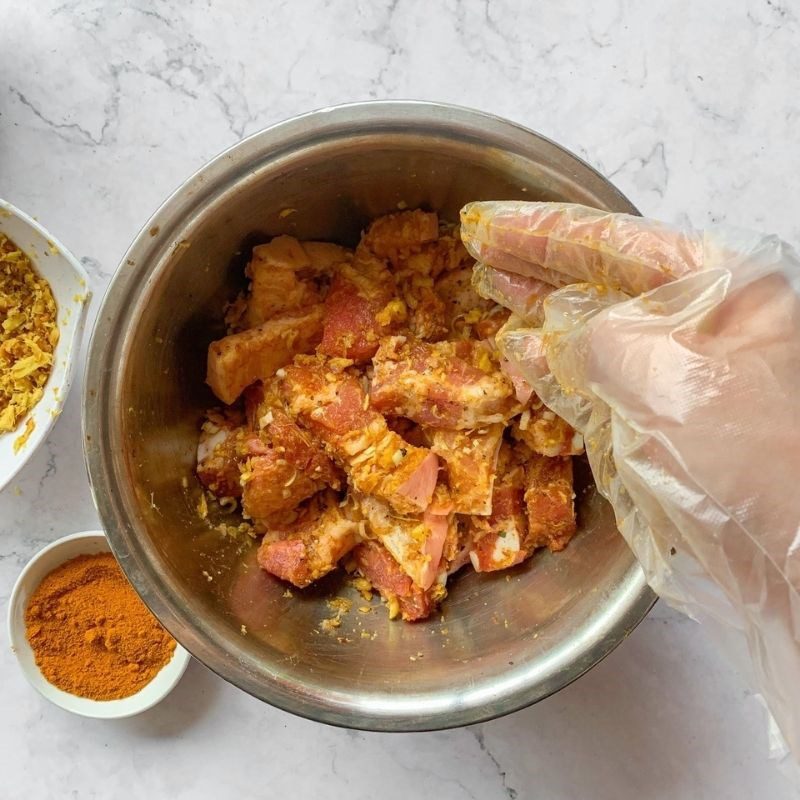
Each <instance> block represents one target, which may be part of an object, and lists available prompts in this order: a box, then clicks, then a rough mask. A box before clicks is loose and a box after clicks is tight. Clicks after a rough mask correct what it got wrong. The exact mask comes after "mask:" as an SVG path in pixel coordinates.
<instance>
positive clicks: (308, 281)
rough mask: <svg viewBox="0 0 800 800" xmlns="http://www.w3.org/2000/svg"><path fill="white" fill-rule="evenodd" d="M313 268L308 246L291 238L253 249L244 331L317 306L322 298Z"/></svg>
mask: <svg viewBox="0 0 800 800" xmlns="http://www.w3.org/2000/svg"><path fill="white" fill-rule="evenodd" d="M310 268H311V260H310V259H309V257H308V254H307V253H306V250H305V246H304V245H303V244H302V243H301V242H298V241H297V239H295V238H294V237H292V236H276V237H275V238H274V239H273V240H272V241H271V242H269V243H268V244H262V245H258V246H257V247H254V248H253V256H252V258H251V259H250V263H249V264H248V265H247V275H248V277H249V278H250V291H249V294H248V296H247V298H246V308H245V313H244V319H243V325H242V327H244V328H245V329H247V328H254V327H256V326H257V325H261V324H262V323H264V322H266V321H267V320H270V319H272V318H273V317H276V316H278V315H280V314H284V313H285V312H287V311H293V310H296V309H300V308H305V307H307V306H311V305H316V304H318V303H319V302H320V301H321V299H322V298H321V296H320V293H319V290H318V287H317V285H316V284H315V283H314V281H313V279H312V277H311V275H310V274H309V270H310Z"/></svg>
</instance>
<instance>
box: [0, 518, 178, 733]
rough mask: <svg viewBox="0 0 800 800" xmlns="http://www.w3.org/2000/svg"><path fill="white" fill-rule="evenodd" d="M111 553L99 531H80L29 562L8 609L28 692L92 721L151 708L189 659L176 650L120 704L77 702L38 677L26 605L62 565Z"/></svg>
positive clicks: (12, 640)
mask: <svg viewBox="0 0 800 800" xmlns="http://www.w3.org/2000/svg"><path fill="white" fill-rule="evenodd" d="M110 552H111V548H110V547H109V545H108V541H107V540H106V537H105V534H103V532H102V531H84V532H82V533H73V534H71V535H69V536H64V537H63V538H61V539H57V540H56V541H55V542H53V543H52V544H49V545H47V547H45V548H43V549H42V550H40V551H39V552H38V553H37V554H36V555H35V556H34V557H33V558H32V559H31V560H30V561H29V562H28V564H27V565H26V566H25V568H24V569H23V570H22V572H21V573H20V576H19V577H18V578H17V581H16V583H15V584H14V588H13V589H12V591H11V598H10V600H9V604H8V639H9V642H10V643H11V649H12V651H13V652H14V655H16V657H17V661H18V662H19V665H20V667H21V668H22V671H23V672H24V673H25V677H26V678H27V679H28V682H29V683H30V684H31V686H33V687H34V688H35V689H36V690H37V691H38V692H39V693H40V694H41V695H42V696H44V697H46V698H47V699H48V700H50V702H52V703H55V704H56V705H57V706H61V708H63V709H66V710H67V711H71V712H72V713H73V714H79V715H81V716H83V717H95V718H96V719H121V718H123V717H132V716H134V714H139V713H141V712H142V711H146V710H147V709H148V708H152V707H153V706H154V705H155V704H156V703H158V702H159V701H161V700H163V699H164V697H166V696H167V695H168V694H169V693H170V692H171V691H172V689H173V688H174V687H175V686H176V684H177V683H178V681H179V680H180V679H181V676H182V675H183V673H184V671H185V670H186V667H187V666H188V664H189V660H190V658H191V656H190V655H189V653H188V652H187V651H186V650H184V649H183V648H182V647H181V646H180V645H179V644H176V645H175V653H174V655H173V656H172V659H171V660H170V661H169V663H168V664H167V665H166V666H164V667H163V668H162V669H161V671H160V672H159V673H158V674H157V675H156V676H155V677H154V678H153V680H152V681H150V683H148V684H147V685H146V686H144V687H143V688H142V689H140V690H139V691H138V692H137V693H136V694H133V695H131V696H130V697H123V698H122V699H121V700H89V699H88V698H85V697H77V696H75V695H73V694H69V693H68V692H64V691H62V690H61V689H58V688H56V687H55V686H53V684H51V683H49V682H48V681H47V679H46V678H45V677H44V675H42V673H41V672H40V671H39V668H38V667H37V666H36V660H35V658H34V655H33V650H32V649H31V646H30V645H29V644H28V639H27V637H26V635H25V610H26V608H27V607H28V599H29V598H30V596H31V594H32V593H33V592H34V591H35V589H36V588H37V587H38V586H39V584H40V583H41V581H42V579H43V578H44V577H45V576H46V575H47V574H48V573H50V572H52V570H54V569H55V568H56V567H58V566H59V565H60V564H63V563H64V562H65V561H69V559H71V558H75V557H76V556H79V555H84V554H92V553H110Z"/></svg>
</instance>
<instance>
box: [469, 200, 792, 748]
mask: <svg viewBox="0 0 800 800" xmlns="http://www.w3.org/2000/svg"><path fill="white" fill-rule="evenodd" d="M461 225H462V228H461V235H462V238H463V240H464V242H465V244H466V246H467V248H468V249H469V250H470V252H471V254H472V255H473V256H474V257H475V258H476V259H478V261H479V262H481V264H480V265H479V266H478V267H477V268H476V270H475V276H474V280H475V285H476V287H477V288H478V289H479V291H480V292H482V293H483V294H485V295H486V296H490V297H493V298H494V299H496V300H498V301H499V302H502V303H503V304H504V305H506V306H508V307H509V308H511V309H512V311H514V312H515V314H514V315H513V316H512V318H511V320H510V321H509V324H508V325H507V326H506V328H505V329H504V330H503V331H502V332H501V333H500V334H499V335H498V345H499V347H500V349H501V350H502V353H503V355H504V356H505V357H506V359H508V369H509V373H510V374H511V375H512V377H514V378H515V380H516V383H517V385H518V386H519V384H520V383H524V381H527V382H528V383H529V384H530V385H531V386H532V387H533V389H534V390H535V391H536V392H537V393H538V394H539V395H540V396H541V398H542V400H543V401H544V402H545V404H546V405H548V406H549V407H550V408H551V409H552V410H553V411H555V412H556V413H558V414H560V415H561V416H562V417H564V418H565V419H566V420H567V421H568V422H570V423H571V424H572V425H573V426H574V427H575V428H576V429H577V430H579V431H580V432H582V433H583V435H584V439H585V442H586V450H587V455H588V458H589V462H590V464H591V467H592V471H593V473H594V476H595V479H596V482H597V486H598V489H599V490H600V492H602V493H603V495H604V496H605V497H606V498H607V499H608V500H609V501H610V502H611V504H612V505H613V507H614V511H615V514H616V519H617V524H618V526H619V529H620V531H621V533H622V535H623V536H624V537H625V539H626V541H627V542H628V544H629V545H630V547H631V548H632V550H633V551H634V553H635V555H636V557H637V558H638V560H639V561H640V562H641V564H642V567H643V568H644V570H645V573H646V575H647V579H648V581H649V583H650V585H651V586H652V587H653V589H654V590H655V591H656V592H657V593H658V594H659V595H660V596H661V597H662V598H663V599H665V600H666V601H667V602H668V603H669V604H670V605H672V606H674V607H675V608H677V609H680V610H682V611H684V612H686V613H687V614H689V615H690V616H691V617H694V618H695V619H697V620H700V621H702V622H704V623H706V624H710V625H712V626H713V627H714V629H715V631H716V632H717V633H718V634H720V635H721V636H722V637H723V639H724V641H725V644H727V645H728V646H729V648H730V649H732V650H733V651H734V652H738V653H742V654H746V653H749V659H745V660H749V662H750V664H749V666H750V667H751V676H752V679H753V681H754V683H755V688H756V689H757V690H758V691H759V692H760V693H761V694H762V696H763V697H764V698H765V699H766V702H767V705H768V707H769V709H770V711H771V712H772V715H773V718H774V720H775V721H776V722H777V724H778V727H779V728H780V731H781V733H782V734H783V737H784V739H785V741H786V742H787V743H788V744H789V747H790V748H791V750H792V751H793V752H794V754H795V756H797V757H800V596H799V593H800V486H798V485H797V484H798V483H800V259H798V255H797V253H796V252H795V251H794V250H793V249H792V248H791V247H790V246H789V245H787V244H786V243H784V242H782V241H781V240H779V239H778V238H776V237H774V236H764V235H760V234H755V233H750V232H744V231H736V230H724V229H709V230H707V231H705V232H701V231H693V230H678V229H674V228H670V227H668V226H665V225H661V224H659V223H657V222H653V221H649V220H645V219H641V218H638V217H632V216H627V215H622V214H609V213H605V212H601V211H596V210H594V209H589V208H585V207H583V206H574V205H565V204H548V203H517V202H486V203H472V204H470V205H468V206H466V207H465V208H464V209H463V210H462V212H461ZM487 265H489V266H487ZM553 287H563V288H558V289H554V288H553Z"/></svg>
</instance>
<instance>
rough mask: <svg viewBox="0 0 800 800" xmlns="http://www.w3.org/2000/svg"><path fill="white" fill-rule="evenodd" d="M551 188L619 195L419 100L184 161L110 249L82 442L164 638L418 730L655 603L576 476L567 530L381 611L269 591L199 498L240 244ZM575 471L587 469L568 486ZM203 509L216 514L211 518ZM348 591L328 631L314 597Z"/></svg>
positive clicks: (378, 722)
mask: <svg viewBox="0 0 800 800" xmlns="http://www.w3.org/2000/svg"><path fill="white" fill-rule="evenodd" d="M491 198H530V199H558V200H571V201H577V202H582V203H587V204H590V205H593V206H598V207H601V208H609V209H615V210H619V211H628V212H635V209H634V208H633V206H632V205H631V204H630V203H629V202H628V200H626V199H625V197H623V195H622V194H620V192H618V191H617V190H616V189H615V188H614V187H613V186H612V185H611V184H610V183H609V182H608V181H606V180H605V179H604V178H603V177H601V176H600V175H599V174H597V173H596V172H594V171H593V170H592V169H591V168H590V167H588V166H587V165H586V164H584V163H583V162H581V161H580V160H579V159H577V158H576V157H575V156H573V155H572V154H570V153H568V152H567V151H565V150H563V149H562V148H560V147H558V146H557V145H555V144H553V143H552V142H550V141H548V140H546V139H544V138H542V137H541V136H538V135H536V134H535V133H532V132H531V131H528V130H525V129H523V128H520V127H518V126H516V125H514V124H512V123H510V122H506V121H504V120H501V119H497V118H496V117H492V116H488V115H485V114H481V113H477V112H475V111H468V110H465V109H460V108H453V107H448V106H442V105H436V104H429V103H400V102H383V103H364V104H357V105H350V106H343V107H339V108H334V109H329V110H324V111H318V112H315V113H313V114H308V115H306V116H303V117H299V118H297V119H294V120H291V121H289V122H285V123H282V124H280V125H276V126H274V127H272V128H269V129H267V130H265V131H262V132H261V133H258V134H256V135H255V136H251V137H250V138H248V139H246V140H244V141H243V142H240V143H239V144H237V145H236V146H235V147H232V148H231V149H230V150H228V151H227V152H225V153H223V154H222V155H220V156H219V157H217V158H216V159H214V160H213V161H212V162H211V163H210V164H208V165H207V166H206V167H204V168H203V169H201V170H200V171H199V172H198V173H197V174H196V175H194V176H193V177H192V178H190V179H189V180H188V181H187V182H186V183H185V184H184V185H183V186H182V187H181V188H180V189H178V191H177V192H175V194H173V195H172V197H170V198H169V200H167V202H166V203H165V204H164V205H163V206H162V207H161V208H160V209H159V210H158V211H157V212H156V214H155V215H154V216H153V218H152V219H151V220H150V221H149V222H148V223H147V225H146V226H145V227H144V229H143V230H142V232H141V233H140V234H139V236H138V238H137V239H136V241H135V242H134V243H133V245H132V247H131V249H130V250H129V252H128V253H127V255H126V256H125V258H124V260H123V261H122V264H121V265H120V267H119V270H118V271H117V274H116V276H115V278H114V280H113V282H112V284H111V287H110V289H109V291H108V294H107V295H106V298H105V301H104V303H103V307H102V310H101V311H100V315H99V318H98V321H97V325H96V327H95V330H94V335H93V337H92V342H91V347H90V353H89V362H88V367H87V373H86V381H85V388H84V436H85V448H86V458H87V462H88V468H89V473H90V477H91V481H92V487H93V491H94V496H95V500H96V503H97V507H98V510H99V512H100V516H101V517H102V520H103V524H104V525H105V529H106V531H107V533H108V537H109V539H110V541H111V546H112V548H113V550H114V553H115V554H116V556H117V557H118V558H119V560H120V563H121V564H122V567H123V569H124V570H125V573H126V574H127V576H128V578H129V579H130V580H131V582H132V583H133V585H134V586H135V587H136V589H137V590H138V591H139V593H140V594H141V596H142V597H143V599H144V600H145V602H146V603H147V605H148V606H149V607H150V608H151V609H152V610H153V612H154V613H155V614H156V615H157V616H158V618H159V619H160V620H161V621H162V622H163V623H164V625H165V626H166V627H167V628H168V629H169V630H170V631H171V632H172V633H173V634H174V636H175V637H176V638H177V639H178V640H179V641H180V642H181V644H182V645H184V647H186V648H187V649H188V650H190V651H191V652H192V653H193V654H194V655H195V656H196V657H197V658H198V659H200V661H202V662H203V663H204V664H206V665H207V666H209V667H210V668H211V669H213V670H214V671H215V672H217V673H219V674H220V675H221V676H222V677H224V678H225V679H227V680H229V681H231V682H232V683H234V684H236V685H237V686H239V687H240V688H242V689H244V690H245V691H247V692H250V693H251V694H253V695H255V696H256V697H259V698H261V699H262V700H265V701H267V702H268V703H271V704H273V705H276V706H279V707H280V708H283V709H286V710H288V711H292V712H294V713H296V714H301V715H303V716H306V717H311V718H313V719H316V720H320V721H323V722H329V723H334V724H338V725H345V726H348V727H354V728H369V729H378V730H424V729H434V728H445V727H451V726H456V725H464V724H467V723H472V722H478V721H480V720H485V719H488V718H491V717H494V716H498V715H500V714H505V713H507V712H509V711H513V710H515V709H518V708H521V707H523V706H525V705H528V704H530V703H533V702H535V701H537V700H540V699H541V698H543V697H545V696H547V695H548V694H551V693H552V692H555V691H557V690H558V689H560V688H562V687H563V686H565V685H566V684H568V683H569V682H570V681H572V680H574V679H575V678H577V677H578V676H579V675H581V673H583V672H585V671H586V670H587V669H589V668H590V667H592V666H593V665H594V664H596V663H597V662H598V661H599V660H600V659H601V658H603V656H605V655H606V654H607V653H609V652H610V651H611V650H612V649H613V648H614V647H616V645H617V644H619V642H620V641H621V640H622V639H623V638H624V637H625V636H627V635H628V633H629V632H630V631H631V630H632V629H633V628H634V627H635V626H636V624H637V623H638V622H639V621H640V620H641V619H642V618H643V617H644V615H645V614H646V613H647V611H648V610H649V609H650V607H651V606H652V604H653V601H654V597H653V594H652V593H651V592H650V591H649V589H648V588H647V586H646V584H645V581H644V577H643V575H642V571H641V570H640V568H639V567H638V565H637V564H636V562H635V561H634V559H633V556H632V555H631V553H630V551H629V550H628V548H627V546H626V545H625V542H624V541H623V540H622V538H621V537H620V536H619V534H618V533H617V532H616V530H615V527H614V521H613V516H612V514H611V512H610V509H609V507H608V506H607V505H606V504H605V502H604V501H602V500H601V499H600V498H599V497H598V496H597V495H596V494H595V492H594V490H593V488H592V487H591V485H587V487H586V488H585V489H584V490H582V491H580V492H579V502H578V505H579V515H580V528H581V532H580V533H579V535H578V536H577V538H576V539H575V541H574V542H573V543H572V544H571V545H570V546H569V547H568V548H567V550H566V551H565V552H563V553H561V554H559V555H556V556H551V555H550V554H548V553H543V554H541V555H538V556H536V557H535V558H533V559H532V560H531V561H529V562H528V563H526V564H525V565H523V566H521V567H519V568H517V569H516V570H514V571H513V572H511V573H509V574H503V573H501V574H499V575H495V576H492V575H483V576H479V575H476V574H470V575H466V576H463V577H461V578H459V579H458V580H456V581H454V582H453V584H452V588H451V592H450V596H449V597H448V599H447V601H446V604H445V606H444V608H443V609H442V615H441V617H439V616H437V617H436V618H435V619H432V620H429V621H427V622H423V623H418V624H415V625H410V624H404V623H402V622H390V621H389V620H388V619H387V618H386V614H385V611H384V610H383V609H382V608H376V609H375V610H374V611H372V612H370V613H368V614H364V613H361V612H359V611H358V610H357V608H358V606H361V605H363V601H361V600H360V599H359V598H358V597H357V596H356V595H354V593H353V590H352V589H350V588H349V587H348V586H347V585H346V584H344V583H343V582H342V581H341V579H339V578H337V577H331V578H330V579H329V580H327V581H325V582H324V584H323V585H322V586H319V587H316V588H312V589H310V590H307V591H304V592H300V591H296V590H295V591H291V592H289V591H287V590H286V586H285V585H284V584H281V583H280V582H278V581H277V580H274V579H272V578H271V577H270V576H268V575H266V574H264V573H262V572H261V571H260V570H259V569H258V568H257V567H256V564H255V559H254V555H255V545H254V544H253V543H252V542H250V541H242V540H241V538H237V537H231V536H223V535H221V534H220V533H219V532H218V531H217V530H214V529H213V528H212V527H211V525H210V524H209V523H208V522H207V521H204V520H202V519H201V518H200V517H199V515H198V513H197V510H196V509H197V504H198V498H199V494H200V493H199V488H198V485H197V482H196V479H195V478H194V475H193V472H192V467H193V463H194V454H195V446H196V441H197V433H198V423H199V420H200V418H201V415H202V412H203V410H204V409H205V408H207V407H209V406H211V405H213V404H214V400H213V398H212V396H211V394H210V392H209V391H208V389H207V388H206V387H205V385H204V383H203V379H204V374H205V352H206V347H207V345H208V343H209V341H211V340H212V339H214V338H216V337H217V336H219V335H220V333H221V332H222V331H223V327H222V322H221V316H222V315H221V309H222V306H223V304H224V303H225V301H226V300H227V299H229V298H231V297H232V296H234V295H235V293H236V292H237V291H238V289H239V287H240V285H241V281H242V271H243V264H244V262H245V260H246V258H247V253H248V249H249V247H250V246H251V245H252V244H254V243H256V242H260V241H263V240H265V239H266V238H267V237H269V236H272V235H275V234H280V233H289V234H292V235H295V236H298V237H299V238H314V239H331V240H335V241H339V242H342V243H351V244H352V243H354V242H355V241H356V240H357V237H358V233H359V231H360V230H361V228H362V227H363V225H364V224H365V222H366V221H367V220H369V219H370V218H371V217H374V216H377V215H380V214H383V213H386V212H388V211H392V210H396V209H397V208H398V205H400V206H402V204H405V205H407V206H408V207H409V208H413V207H415V206H427V207H431V208H434V209H436V210H438V211H439V212H440V213H441V214H442V215H443V216H444V217H445V218H449V219H452V220H456V219H457V218H458V210H459V208H460V207H461V206H462V205H463V204H464V203H466V202H467V201H469V200H477V199H491ZM587 483H588V482H587ZM216 522H217V520H214V523H215V524H216ZM334 594H339V595H344V596H349V597H353V598H354V604H353V609H352V610H351V611H350V612H348V613H346V614H344V615H343V616H342V619H341V624H340V626H339V627H338V628H336V629H334V630H333V631H331V632H325V631H324V630H323V629H322V628H320V622H321V621H322V620H324V619H326V618H330V617H332V616H333V613H332V611H331V609H330V608H329V607H328V605H327V604H326V599H327V598H329V597H331V596H332V595H334Z"/></svg>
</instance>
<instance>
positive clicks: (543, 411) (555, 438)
mask: <svg viewBox="0 0 800 800" xmlns="http://www.w3.org/2000/svg"><path fill="white" fill-rule="evenodd" d="M511 434H512V436H513V437H514V438H515V439H516V440H517V441H520V442H524V443H525V444H526V445H528V447H530V449H531V450H533V452H534V453H539V454H540V455H543V456H549V457H551V458H552V457H555V456H578V455H580V454H581V453H583V436H581V435H580V434H579V433H578V432H577V431H576V430H575V429H574V428H573V427H572V426H571V425H570V424H569V423H568V422H567V421H566V420H564V419H562V418H561V417H559V416H557V415H556V414H555V412H553V411H551V410H550V409H549V408H548V407H547V406H546V405H545V404H544V403H543V402H542V401H541V400H540V399H539V398H538V397H536V396H535V395H533V396H532V397H531V400H530V405H529V406H528V408H526V409H525V411H523V412H522V416H521V417H520V418H519V419H516V420H514V423H513V425H512V428H511Z"/></svg>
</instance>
